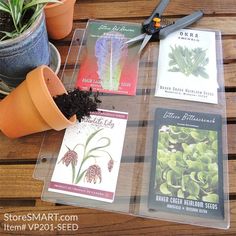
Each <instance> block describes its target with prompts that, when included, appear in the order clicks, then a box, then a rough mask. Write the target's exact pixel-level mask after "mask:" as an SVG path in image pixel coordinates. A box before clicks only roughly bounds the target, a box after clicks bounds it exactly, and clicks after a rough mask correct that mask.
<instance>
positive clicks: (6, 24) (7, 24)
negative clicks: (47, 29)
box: [0, 9, 34, 39]
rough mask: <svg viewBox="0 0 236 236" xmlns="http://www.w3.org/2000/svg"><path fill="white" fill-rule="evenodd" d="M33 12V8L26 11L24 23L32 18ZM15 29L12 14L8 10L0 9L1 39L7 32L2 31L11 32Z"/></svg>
mask: <svg viewBox="0 0 236 236" xmlns="http://www.w3.org/2000/svg"><path fill="white" fill-rule="evenodd" d="M33 14H34V11H33V10H32V9H29V10H28V11H26V13H25V14H24V17H23V19H22V25H24V24H26V23H27V22H28V21H29V20H30V18H31V17H32V15H33ZM14 30H15V26H14V23H13V20H12V17H11V15H10V14H9V13H7V12H4V11H0V39H1V38H3V37H4V36H5V34H4V33H2V32H1V31H5V32H9V33H11V32H13V31H14ZM6 39H8V38H6Z"/></svg>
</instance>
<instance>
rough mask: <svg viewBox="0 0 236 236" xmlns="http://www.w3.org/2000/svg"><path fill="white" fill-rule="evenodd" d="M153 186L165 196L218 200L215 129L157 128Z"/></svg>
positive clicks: (209, 200) (208, 200)
mask: <svg viewBox="0 0 236 236" xmlns="http://www.w3.org/2000/svg"><path fill="white" fill-rule="evenodd" d="M155 189H156V192H157V193H159V194H164V195H168V196H175V197H179V198H187V199H191V200H200V201H207V202H214V203H215V202H218V201H219V196H218V153H217V132H215V131H210V130H200V129H194V128H186V127H177V126H165V127H164V128H163V127H162V129H160V130H159V141H158V150H157V164H156V177H155Z"/></svg>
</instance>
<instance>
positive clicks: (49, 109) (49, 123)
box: [0, 65, 76, 138]
mask: <svg viewBox="0 0 236 236" xmlns="http://www.w3.org/2000/svg"><path fill="white" fill-rule="evenodd" d="M63 93H66V89H65V88H64V85H63V84H62V82H61V81H60V79H59V78H58V77H57V76H56V74H55V73H54V72H53V71H52V70H51V69H50V68H49V67H47V66H44V65H43V66H40V67H37V68H36V69H34V70H33V71H31V72H29V73H28V74H27V76H26V80H24V81H23V82H22V83H21V84H20V85H19V86H18V87H17V88H16V89H14V90H13V91H12V92H11V93H10V94H9V95H8V96H7V97H5V98H4V99H3V100H2V101H1V102H0V129H1V131H2V132H3V133H4V134H5V135H6V136H8V137H10V138H18V137H21V136H25V135H28V134H32V133H37V132H41V131H45V130H49V129H54V130H62V129H65V128H66V127H68V126H70V125H72V124H74V123H75V122H76V116H73V117H72V118H70V119H69V120H68V119H67V118H66V117H65V116H64V115H63V114H62V113H61V111H60V110H59V108H58V107H57V105H56V103H55V102H54V100H53V96H56V95H60V94H63Z"/></svg>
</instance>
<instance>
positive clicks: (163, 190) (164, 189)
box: [160, 183, 171, 195]
mask: <svg viewBox="0 0 236 236" xmlns="http://www.w3.org/2000/svg"><path fill="white" fill-rule="evenodd" d="M160 191H161V193H163V194H165V195H171V192H170V191H169V189H168V186H167V184H166V183H163V184H161V186H160Z"/></svg>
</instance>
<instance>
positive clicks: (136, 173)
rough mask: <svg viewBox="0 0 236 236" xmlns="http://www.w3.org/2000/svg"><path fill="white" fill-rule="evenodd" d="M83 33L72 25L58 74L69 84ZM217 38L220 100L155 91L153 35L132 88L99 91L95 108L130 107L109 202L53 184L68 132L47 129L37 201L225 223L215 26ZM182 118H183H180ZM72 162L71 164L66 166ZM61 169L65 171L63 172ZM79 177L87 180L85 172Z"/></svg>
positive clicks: (223, 126)
mask: <svg viewBox="0 0 236 236" xmlns="http://www.w3.org/2000/svg"><path fill="white" fill-rule="evenodd" d="M91 22H99V21H90V23H91ZM103 22H104V24H106V23H108V24H109V22H108V21H107V22H106V21H103ZM110 23H112V24H115V23H117V24H122V22H110ZM123 24H126V23H125V22H123ZM129 24H130V23H129ZM134 25H137V24H134ZM201 30H202V29H201ZM87 37H88V35H87V30H82V29H76V30H75V32H74V36H73V38H72V42H71V45H70V49H69V53H68V56H67V58H66V62H65V66H64V70H63V73H62V76H61V79H62V81H63V83H64V85H65V86H66V88H67V89H72V88H73V87H74V86H75V83H76V80H77V77H78V72H79V70H80V68H81V64H82V63H83V61H84V58H85V57H86V53H87V50H88V48H87V46H88V45H87ZM215 40H216V58H217V60H216V65H217V82H218V85H217V96H218V103H217V104H209V103H204V102H196V101H186V100H181V99H171V98H164V97H158V96H155V89H156V83H157V75H158V69H157V68H158V63H160V62H159V60H161V58H160V59H159V60H158V54H159V44H160V42H150V43H149V44H148V45H147V46H146V48H145V49H144V50H143V52H142V53H141V55H140V58H139V69H138V78H137V89H136V94H135V95H133V96H128V95H119V94H112V93H102V94H100V99H101V101H102V103H101V105H100V107H99V109H105V110H109V111H119V112H127V113H128V120H127V126H126V130H125V136H124V144H123V148H122V155H121V161H120V164H119V172H118V177H117V184H116V188H115V193H114V199H113V200H112V201H111V202H106V201H102V200H98V199H96V197H95V198H94V199H93V198H88V197H86V196H80V195H76V194H74V193H70V192H69V190H68V191H66V192H63V191H57V192H53V191H51V190H50V186H51V182H52V175H53V172H54V169H55V166H56V165H58V163H59V162H60V161H61V160H60V159H58V155H59V151H60V148H61V145H62V141H63V137H64V133H65V131H60V132H56V131H48V132H47V133H46V134H45V138H44V141H43V143H42V147H41V151H40V153H39V157H38V162H37V165H36V168H35V172H34V177H35V178H36V179H40V180H42V181H44V188H43V191H42V200H45V201H49V202H54V203H60V204H67V205H75V206H79V207H86V208H96V209H98V210H105V211H112V212H118V213H124V214H131V215H135V216H139V217H146V218H152V219H161V220H167V221H173V222H178V223H185V224H193V225H200V226H206V227H213V228H222V229H227V228H229V222H230V211H229V188H228V156H227V117H226V104H225V92H224V77H223V64H222V51H221V50H222V45H221V34H220V32H218V31H215ZM173 47H174V46H173ZM138 56H139V55H137V57H138ZM183 117H185V119H182V120H181V122H180V119H181V118H183ZM198 122H200V123H201V124H200V126H198V125H197V123H198ZM186 124H187V126H186ZM189 135H190V136H191V137H190V139H189ZM202 136H205V138H202ZM187 139H188V141H187ZM176 140H181V141H177V142H176ZM189 140H190V141H189ZM196 140H197V141H196ZM113 142H116V140H113ZM199 143H200V144H199ZM209 146H210V147H211V148H209ZM207 147H208V148H207ZM178 148H179V149H178ZM163 150H164V153H163ZM206 153H207V154H206ZM104 155H105V154H104ZM79 158H80V157H79ZM79 158H78V162H79V161H80V160H79ZM69 169H70V170H71V166H70V165H69V164H68V166H67V169H66V170H69ZM64 170H65V169H64ZM61 175H65V176H66V174H65V172H64V171H61ZM95 175H96V173H95ZM210 175H211V176H210ZM82 177H83V178H82V179H83V182H85V180H86V178H85V174H84V176H82ZM97 177H98V176H97ZM98 180H99V178H98V179H97V181H96V183H94V182H92V183H91V184H92V185H93V187H94V185H96V184H99V183H98V182H99V181H98ZM103 181H106V180H103ZM115 182H116V180H115ZM73 187H76V184H75V183H73V184H71V185H70V187H69V188H70V189H73ZM72 192H73V191H72ZM91 194H92V193H91Z"/></svg>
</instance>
